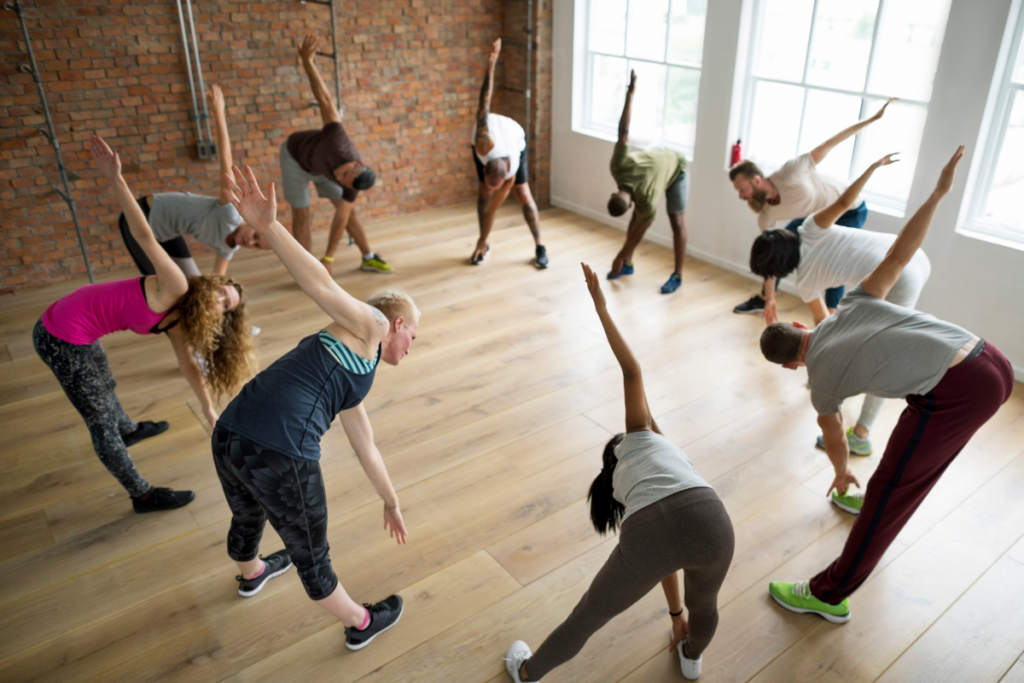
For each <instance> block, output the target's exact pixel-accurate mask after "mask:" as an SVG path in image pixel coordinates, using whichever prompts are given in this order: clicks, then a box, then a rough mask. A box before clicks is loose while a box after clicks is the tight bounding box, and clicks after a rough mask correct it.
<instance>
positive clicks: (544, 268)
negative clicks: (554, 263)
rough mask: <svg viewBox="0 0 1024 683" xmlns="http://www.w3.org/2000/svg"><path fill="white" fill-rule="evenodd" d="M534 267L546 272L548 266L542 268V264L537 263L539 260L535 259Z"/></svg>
mask: <svg viewBox="0 0 1024 683" xmlns="http://www.w3.org/2000/svg"><path fill="white" fill-rule="evenodd" d="M533 265H535V266H536V267H537V270H546V269H547V266H546V265H544V266H542V265H541V264H539V263H537V259H533Z"/></svg>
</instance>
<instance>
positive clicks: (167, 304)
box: [89, 135, 188, 313]
mask: <svg viewBox="0 0 1024 683" xmlns="http://www.w3.org/2000/svg"><path fill="white" fill-rule="evenodd" d="M89 151H90V152H92V157H93V159H95V160H96V165H97V166H98V167H99V169H100V173H102V174H103V177H104V178H106V179H107V180H109V181H110V186H111V188H113V190H114V195H115V196H116V197H117V202H118V203H119V204H120V205H121V211H122V212H123V213H124V217H125V219H126V220H127V221H128V230H129V231H130V232H131V233H132V237H134V238H135V241H136V242H138V243H139V246H140V247H142V251H144V252H145V254H146V256H147V257H149V260H150V262H151V263H152V264H153V268H154V269H156V299H157V300H156V301H155V302H150V306H151V307H152V308H154V310H155V309H156V308H157V307H159V308H160V310H159V311H155V312H157V313H162V312H163V311H166V310H167V309H169V308H171V307H172V306H174V305H175V304H177V303H178V300H179V299H180V298H181V297H183V296H184V295H185V292H187V291H188V279H186V277H185V273H183V272H181V268H179V267H178V264H177V263H175V262H174V261H173V260H172V259H171V257H170V256H168V254H167V252H166V251H164V248H163V247H161V246H160V243H159V242H157V241H156V237H155V236H154V235H153V230H152V228H150V227H149V221H147V220H146V215H145V214H144V213H142V209H141V208H140V207H139V203H138V202H136V201H135V196H134V195H132V191H131V190H130V189H129V188H128V183H127V182H125V179H124V176H122V175H121V158H120V157H119V156H118V155H117V152H115V151H113V150H112V149H110V146H109V145H107V143H106V142H104V141H103V138H101V137H100V136H98V135H93V136H92V138H90V140H89ZM154 304H155V306H154Z"/></svg>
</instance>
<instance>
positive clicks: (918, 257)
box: [750, 154, 931, 456]
mask: <svg viewBox="0 0 1024 683" xmlns="http://www.w3.org/2000/svg"><path fill="white" fill-rule="evenodd" d="M892 157H893V155H892V154H890V155H887V156H884V157H882V158H881V159H879V160H878V161H876V162H875V163H873V164H871V166H870V167H868V169H867V170H866V171H865V172H864V173H863V174H862V175H861V176H860V177H859V178H857V180H855V181H854V182H853V184H851V185H850V186H849V187H848V188H846V190H845V191H844V192H843V193H842V194H841V195H840V196H839V198H838V199H837V200H836V201H835V202H833V203H832V204H831V205H829V206H828V207H826V208H825V209H822V210H821V211H818V212H817V213H815V214H814V215H813V216H812V217H810V218H808V219H806V220H805V221H803V223H801V224H800V227H799V228H797V230H796V232H792V231H790V230H767V231H765V232H763V233H761V235H760V236H758V238H757V239H756V240H754V245H753V246H752V247H751V249H750V270H751V271H753V273H754V274H755V275H759V276H761V277H763V278H764V279H765V280H766V281H767V280H770V279H780V280H781V279H782V278H784V277H786V276H787V275H789V274H790V273H792V272H794V271H795V272H796V288H797V291H798V292H799V293H800V297H801V298H802V299H803V300H804V303H806V304H807V306H808V307H809V308H810V309H811V313H812V315H813V316H814V322H815V324H820V323H821V322H822V321H823V320H825V318H827V317H828V315H829V314H830V313H834V312H835V309H834V308H830V307H826V304H825V302H824V301H823V300H822V296H823V294H824V292H825V290H827V289H829V288H832V287H842V286H850V287H852V286H855V285H857V284H859V283H860V282H861V281H862V280H864V278H866V277H867V276H868V275H870V274H871V273H872V271H874V269H875V268H877V267H878V264H880V263H881V262H882V261H883V260H885V256H886V254H888V253H889V251H890V250H891V249H892V245H893V244H894V243H895V242H896V236H895V235H889V234H885V233H880V232H871V231H870V230H854V229H851V228H844V227H839V226H836V225H834V223H835V220H836V218H838V217H839V216H841V215H842V214H843V213H845V212H846V211H848V210H849V208H850V205H851V204H852V203H853V201H854V200H855V199H856V197H857V195H859V194H860V192H861V190H862V189H863V188H864V185H865V184H866V183H867V181H868V179H869V178H870V177H871V175H872V173H874V172H875V169H877V168H880V167H881V166H888V165H889V164H891V163H894V162H895V161H897V160H895V159H893V158H892ZM929 275H931V264H930V263H929V261H928V256H926V255H925V253H924V250H922V249H918V250H917V251H916V252H915V253H914V256H913V257H912V258H911V259H910V261H909V262H908V263H907V265H906V266H905V267H904V268H903V271H902V273H901V274H900V276H899V279H898V280H897V281H896V283H895V284H894V285H893V286H892V289H890V290H889V293H888V294H887V295H886V297H885V300H886V301H888V302H890V303H893V304H896V305H897V306H903V307H904V308H909V309H913V308H914V307H915V306H916V305H917V299H918V297H920V296H921V290H922V289H923V288H924V285H925V283H926V282H927V281H928V277H929ZM765 322H766V323H767V324H769V325H771V324H772V323H774V322H776V315H775V299H774V296H771V297H770V298H768V300H767V302H766V305H765ZM811 388H812V389H814V388H815V387H814V386H813V385H812V387H811ZM884 403H885V399H883V398H881V397H878V396H871V395H865V396H864V404H863V406H862V408H861V412H860V417H859V418H857V424H856V425H855V426H853V427H851V428H850V429H848V430H847V432H846V434H847V440H848V441H849V445H850V452H851V453H853V454H854V455H863V456H867V455H871V452H872V445H871V437H870V434H871V428H872V426H873V425H874V422H875V418H877V417H878V413H879V411H880V410H881V408H882V405H883V404H884ZM818 447H819V448H822V449H824V448H825V445H824V441H823V439H822V438H821V437H820V436H819V437H818Z"/></svg>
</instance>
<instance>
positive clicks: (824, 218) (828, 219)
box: [814, 152, 899, 228]
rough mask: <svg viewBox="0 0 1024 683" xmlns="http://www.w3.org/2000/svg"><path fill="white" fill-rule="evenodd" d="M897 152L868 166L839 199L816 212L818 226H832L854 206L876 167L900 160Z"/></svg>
mask: <svg viewBox="0 0 1024 683" xmlns="http://www.w3.org/2000/svg"><path fill="white" fill-rule="evenodd" d="M897 154H899V152H893V153H892V154H886V155H885V156H884V157H882V158H881V159H879V160H878V161H876V162H875V163H873V164H871V165H870V166H868V168H867V170H866V171H864V172H863V173H861V174H860V177H859V178H857V179H856V180H854V181H853V182H852V183H850V186H849V187H848V188H846V190H844V191H843V193H842V194H841V195H839V199H837V200H835V201H834V202H832V203H831V204H830V205H828V206H826V207H825V208H824V209H822V210H821V211H819V212H818V213H816V214H814V222H815V223H816V224H817V225H818V227H819V228H828V227H831V226H832V225H833V224H834V223H835V222H836V221H837V220H839V217H840V216H842V215H843V214H844V213H846V212H847V211H849V210H850V209H851V208H852V207H853V203H854V202H855V201H856V200H857V197H859V196H860V193H861V190H863V189H864V186H865V185H867V182H868V179H869V178H871V174H872V173H874V172H875V169H876V168H880V167H882V166H888V165H889V164H895V163H896V162H898V161H899V159H893V157H894V156H896V155H897Z"/></svg>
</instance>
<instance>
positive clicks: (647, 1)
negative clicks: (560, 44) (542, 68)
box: [577, 0, 708, 154]
mask: <svg viewBox="0 0 1024 683" xmlns="http://www.w3.org/2000/svg"><path fill="white" fill-rule="evenodd" d="M707 4H708V0H581V1H580V2H579V3H578V4H577V7H583V8H585V11H586V20H585V22H583V23H582V26H584V27H585V31H586V35H585V36H580V38H581V39H583V41H584V44H585V46H586V47H585V50H584V54H585V63H584V74H583V76H584V79H585V85H584V88H583V100H584V104H583V109H582V112H581V116H580V120H579V123H580V124H581V127H582V131H581V132H589V133H593V134H596V135H599V136H601V137H606V138H611V139H614V138H615V137H616V133H617V130H618V126H619V116H620V115H621V114H622V105H623V101H624V98H625V96H626V86H627V85H628V84H629V72H630V70H631V69H632V70H635V71H636V75H637V89H636V94H635V95H634V97H633V112H632V117H631V121H630V129H629V136H630V140H631V141H636V142H637V143H640V144H654V143H659V144H668V145H670V146H673V147H677V148H679V149H681V150H683V151H684V152H688V153H690V154H692V152H693V143H694V139H695V137H696V133H697V91H698V90H699V89H700V65H701V57H702V55H703V52H704V17H705V15H706V14H707Z"/></svg>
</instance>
